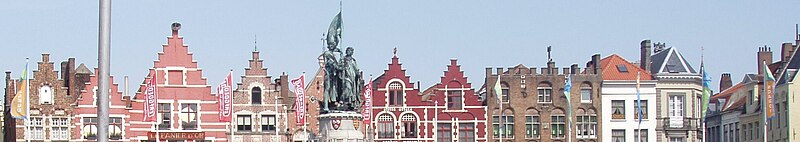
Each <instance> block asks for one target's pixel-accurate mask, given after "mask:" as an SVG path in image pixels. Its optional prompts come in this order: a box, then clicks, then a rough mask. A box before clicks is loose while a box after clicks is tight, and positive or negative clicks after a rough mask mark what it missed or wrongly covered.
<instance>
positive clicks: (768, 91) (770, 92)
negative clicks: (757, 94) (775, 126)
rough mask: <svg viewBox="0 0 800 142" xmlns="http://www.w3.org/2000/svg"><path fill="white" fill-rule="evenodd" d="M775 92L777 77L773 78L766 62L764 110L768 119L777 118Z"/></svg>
mask: <svg viewBox="0 0 800 142" xmlns="http://www.w3.org/2000/svg"><path fill="white" fill-rule="evenodd" d="M774 90H775V77H772V71H770V70H769V66H767V63H766V62H764V102H766V104H764V110H766V112H767V116H766V117H767V118H772V117H773V116H775V112H774V109H775V108H774V107H773V106H774V105H775V102H773V101H774V100H773V99H774V98H773V97H774Z"/></svg>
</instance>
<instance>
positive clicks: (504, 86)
mask: <svg viewBox="0 0 800 142" xmlns="http://www.w3.org/2000/svg"><path fill="white" fill-rule="evenodd" d="M500 87H501V88H502V89H501V90H502V93H503V94H502V95H503V96H502V97H503V102H504V103H508V101H510V100H511V94H509V93H510V92H509V88H508V84H506V83H505V82H503V83H501V84H500Z"/></svg>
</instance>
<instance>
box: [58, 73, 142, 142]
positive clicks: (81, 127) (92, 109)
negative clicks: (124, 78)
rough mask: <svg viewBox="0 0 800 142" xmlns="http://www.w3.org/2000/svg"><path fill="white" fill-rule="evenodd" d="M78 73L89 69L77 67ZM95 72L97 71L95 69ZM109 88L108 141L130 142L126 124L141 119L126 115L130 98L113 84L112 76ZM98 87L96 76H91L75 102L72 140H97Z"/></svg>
mask: <svg viewBox="0 0 800 142" xmlns="http://www.w3.org/2000/svg"><path fill="white" fill-rule="evenodd" d="M78 71H79V72H88V73H90V74H91V72H89V69H87V68H86V66H84V65H83V64H81V65H80V66H79V67H78ZM95 72H97V69H96V68H95ZM109 83H111V84H109V86H110V89H111V92H110V93H109V95H110V96H109V100H110V102H109V107H110V108H109V109H108V113H109V117H110V118H109V127H110V129H109V132H108V133H109V136H110V139H109V140H110V141H115V142H123V141H124V142H128V141H131V140H130V139H129V137H126V136H127V135H129V134H128V133H126V132H128V128H129V125H130V123H128V122H129V121H130V120H132V119H141V118H131V117H130V116H129V115H128V110H129V109H130V106H129V104H130V101H129V99H130V96H126V95H124V94H123V93H122V92H121V90H119V84H116V83H114V76H111V77H110V79H109ZM97 85H98V78H97V76H96V75H94V74H92V75H90V77H89V82H88V83H86V87H85V88H86V89H84V90H81V94H80V96H78V99H77V100H76V102H75V103H76V104H77V107H76V108H75V110H74V112H75V114H74V115H73V117H72V120H74V123H71V125H72V128H73V130H72V133H71V134H72V136H73V137H72V140H77V141H96V140H97V131H98V128H97V123H98V119H97V94H98V93H99V92H98V90H97Z"/></svg>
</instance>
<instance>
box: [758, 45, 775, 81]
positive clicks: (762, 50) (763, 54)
mask: <svg viewBox="0 0 800 142" xmlns="http://www.w3.org/2000/svg"><path fill="white" fill-rule="evenodd" d="M764 62H766V63H767V64H768V65H769V64H771V63H772V49H770V48H769V47H767V46H766V45H764V47H758V75H762V74H764V68H765V66H764Z"/></svg>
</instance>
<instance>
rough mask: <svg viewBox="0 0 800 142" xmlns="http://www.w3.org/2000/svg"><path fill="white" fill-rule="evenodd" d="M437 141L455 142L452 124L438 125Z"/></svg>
mask: <svg viewBox="0 0 800 142" xmlns="http://www.w3.org/2000/svg"><path fill="white" fill-rule="evenodd" d="M436 140H439V141H442V142H450V141H453V124H450V123H438V124H436Z"/></svg>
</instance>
